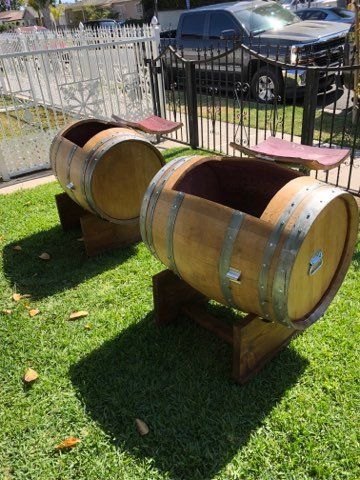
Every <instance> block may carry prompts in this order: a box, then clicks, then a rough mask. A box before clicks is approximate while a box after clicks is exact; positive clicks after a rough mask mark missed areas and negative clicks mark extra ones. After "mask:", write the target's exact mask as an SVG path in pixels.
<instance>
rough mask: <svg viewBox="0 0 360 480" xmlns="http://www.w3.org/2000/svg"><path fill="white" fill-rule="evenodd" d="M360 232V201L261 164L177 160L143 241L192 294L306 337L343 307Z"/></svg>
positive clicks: (160, 187) (149, 212)
mask: <svg viewBox="0 0 360 480" xmlns="http://www.w3.org/2000/svg"><path fill="white" fill-rule="evenodd" d="M357 227H358V208H357V204H356V201H355V199H354V198H353V196H352V195H350V194H349V193H347V192H345V191H343V190H341V189H338V188H334V187H331V186H328V185H326V184H324V183H321V182H319V181H317V180H315V179H312V178H310V177H308V176H302V175H301V174H300V173H298V172H295V171H293V170H290V169H286V168H284V167H281V166H278V165H276V164H273V163H271V162H267V161H263V160H258V159H255V158H231V157H200V156H192V157H182V158H177V159H175V160H173V161H172V162H170V163H168V164H167V165H165V166H164V167H163V168H162V169H161V170H160V171H159V172H158V173H157V174H156V176H155V177H154V179H153V180H152V182H151V184H150V185H149V188H148V189H147V192H146V194H145V196H144V200H143V203H142V207H141V215H140V229H141V235H142V238H143V241H144V242H145V243H146V245H147V246H148V248H149V249H150V251H151V252H152V253H153V254H154V255H155V256H157V257H158V259H159V260H160V261H161V262H162V263H164V264H165V265H166V266H167V267H168V268H170V269H171V270H172V271H173V272H175V273H176V274H177V275H179V276H180V277H181V278H182V279H183V280H185V281H186V282H187V283H188V284H189V285H191V286H192V287H194V288H195V289H197V290H198V291H199V292H201V293H203V294H204V295H206V296H207V297H209V298H211V299H214V300H217V301H218V302H220V303H223V304H225V305H230V306H232V307H234V308H237V309H240V310H242V311H244V312H249V313H254V314H256V315H259V316H260V317H262V318H265V319H268V320H272V321H276V322H279V323H281V324H284V325H286V326H288V327H294V328H296V329H299V330H303V329H305V328H307V327H308V326H310V325H311V324H312V323H314V322H315V321H316V320H317V319H318V318H319V317H321V316H322V315H323V314H324V312H325V310H326V308H327V307H328V305H329V304H330V302H331V300H332V299H333V298H334V296H335V294H336V292H337V290H338V289H339V287H340V285H341V283H342V281H343V279H344V277H345V274H346V272H347V269H348V267H349V264H350V261H351V256H352V253H353V250H354V246H355V241H356V236H357Z"/></svg>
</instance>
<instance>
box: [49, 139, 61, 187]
mask: <svg viewBox="0 0 360 480" xmlns="http://www.w3.org/2000/svg"><path fill="white" fill-rule="evenodd" d="M56 141H57V145H56V147H55V148H56V150H55V153H54V152H53V148H54V146H55V143H56ZM60 144H61V137H59V134H57V135H55V137H54V138H53V140H52V142H51V145H50V164H51V166H52V169H53V172H54V174H55V177H56V178H57V179H59V177H58V174H57V167H56V163H57V155H58V153H59V148H60Z"/></svg>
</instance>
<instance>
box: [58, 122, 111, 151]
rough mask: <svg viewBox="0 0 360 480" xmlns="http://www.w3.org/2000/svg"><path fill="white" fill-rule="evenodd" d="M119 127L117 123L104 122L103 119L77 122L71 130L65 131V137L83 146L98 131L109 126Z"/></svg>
mask: <svg viewBox="0 0 360 480" xmlns="http://www.w3.org/2000/svg"><path fill="white" fill-rule="evenodd" d="M114 127H118V125H117V124H116V123H110V122H103V121H101V120H95V119H94V120H88V121H86V122H77V123H76V124H74V125H72V126H71V127H70V128H69V130H67V131H66V132H64V133H63V137H64V138H66V139H67V140H70V142H73V143H74V144H75V145H78V146H79V147H83V146H84V145H85V143H86V142H88V141H89V140H90V138H92V137H93V136H95V135H96V134H97V133H100V132H102V131H104V130H108V129H109V128H114Z"/></svg>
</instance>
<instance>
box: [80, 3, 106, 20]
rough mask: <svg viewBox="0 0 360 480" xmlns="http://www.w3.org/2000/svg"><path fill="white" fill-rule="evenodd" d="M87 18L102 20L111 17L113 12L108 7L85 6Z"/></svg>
mask: <svg viewBox="0 0 360 480" xmlns="http://www.w3.org/2000/svg"><path fill="white" fill-rule="evenodd" d="M84 14H85V18H86V20H101V19H102V18H111V12H110V11H109V10H107V9H106V8H100V7H95V6H88V7H85V8H84Z"/></svg>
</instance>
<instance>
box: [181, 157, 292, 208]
mask: <svg viewBox="0 0 360 480" xmlns="http://www.w3.org/2000/svg"><path fill="white" fill-rule="evenodd" d="M299 176H300V174H299V173H298V172H295V171H294V170H290V169H285V168H283V167H280V166H277V165H274V164H273V163H270V162H269V163H268V162H266V161H262V160H257V159H252V158H251V159H228V160H221V161H218V160H212V159H209V160H208V161H205V162H203V163H201V164H197V165H195V166H194V167H193V168H192V169H189V170H187V171H186V172H185V174H184V175H183V176H182V177H180V178H179V180H178V181H177V182H176V183H175V185H174V187H173V189H174V190H176V191H181V192H184V193H188V194H191V195H194V196H197V197H201V198H204V199H206V200H211V201H213V202H216V203H219V204H221V205H225V206H227V207H230V208H234V209H236V210H240V211H242V212H245V213H248V214H250V215H253V216H255V217H259V218H260V217H261V215H262V213H263V212H264V210H265V208H266V207H267V205H268V204H269V202H270V200H271V199H272V198H273V197H274V195H275V194H276V193H277V192H278V191H279V190H280V189H281V188H282V187H283V186H284V185H286V184H287V183H288V182H289V181H291V180H293V179H294V178H296V177H299Z"/></svg>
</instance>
